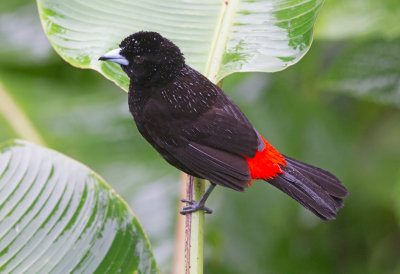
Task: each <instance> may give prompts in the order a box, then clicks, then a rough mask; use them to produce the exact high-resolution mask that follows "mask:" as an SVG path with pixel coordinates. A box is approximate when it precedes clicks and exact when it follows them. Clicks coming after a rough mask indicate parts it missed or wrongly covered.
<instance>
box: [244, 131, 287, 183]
mask: <svg viewBox="0 0 400 274" xmlns="http://www.w3.org/2000/svg"><path fill="white" fill-rule="evenodd" d="M261 139H262V140H263V141H264V143H265V148H264V150H263V151H257V153H256V155H255V156H254V157H253V158H247V157H245V158H246V160H247V163H248V165H249V169H250V176H251V179H265V180H268V179H271V178H274V177H276V176H277V175H278V173H283V171H282V169H281V166H285V165H286V160H285V158H283V156H282V155H281V154H280V153H279V152H278V151H277V150H276V149H275V148H274V147H273V146H271V145H270V144H269V143H268V142H267V141H265V139H264V138H263V137H262V136H261ZM249 185H251V182H249Z"/></svg>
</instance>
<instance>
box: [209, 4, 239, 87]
mask: <svg viewBox="0 0 400 274" xmlns="http://www.w3.org/2000/svg"><path fill="white" fill-rule="evenodd" d="M238 3H239V0H225V1H224V2H223V4H222V5H223V7H222V10H221V13H220V16H219V19H218V24H217V27H216V29H215V32H214V37H213V39H212V41H211V47H210V53H209V55H208V59H207V63H206V66H205V70H204V75H205V76H206V77H207V78H208V79H209V80H211V81H212V82H213V83H216V81H217V76H218V71H219V69H220V67H221V63H222V57H223V55H224V51H225V47H226V43H227V40H228V36H229V30H230V28H231V26H232V21H233V17H234V15H235V12H236V9H237V6H238Z"/></svg>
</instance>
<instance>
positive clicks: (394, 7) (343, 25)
mask: <svg viewBox="0 0 400 274" xmlns="http://www.w3.org/2000/svg"><path fill="white" fill-rule="evenodd" d="M399 17H400V5H399V1H397V0H381V1H375V0H353V1H347V0H326V3H325V4H324V8H323V9H322V10H321V14H320V16H319V18H318V23H317V24H316V28H315V36H316V37H317V38H318V39H330V40H344V39H354V38H356V37H375V38H395V37H398V36H399V34H400V25H399V23H398V21H399Z"/></svg>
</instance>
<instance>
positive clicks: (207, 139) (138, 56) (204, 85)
mask: <svg viewBox="0 0 400 274" xmlns="http://www.w3.org/2000/svg"><path fill="white" fill-rule="evenodd" d="M99 60H102V61H110V62H114V63H118V64H120V65H121V68H122V70H123V71H124V72H125V73H126V74H127V75H128V77H129V78H130V85H129V95H128V102H129V110H130V112H131V113H132V115H133V118H134V120H135V122H136V125H137V128H138V130H139V132H140V133H141V134H142V135H143V137H144V138H145V139H146V140H147V141H148V142H149V143H150V144H151V145H152V146H153V147H154V148H155V149H156V150H157V151H158V152H159V153H160V154H161V156H162V157H163V158H164V159H165V160H166V161H167V162H168V163H170V164H171V165H173V166H175V167H176V168H178V169H180V170H182V171H183V172H186V173H187V174H190V175H192V176H195V177H200V178H204V179H207V180H209V181H210V182H211V185H210V187H209V188H208V189H207V191H206V192H205V194H204V196H203V197H202V198H201V199H200V201H193V200H182V201H183V202H186V203H187V204H188V205H187V206H185V207H184V208H183V210H182V211H181V213H182V214H187V213H191V212H194V211H197V210H204V211H205V212H206V213H211V212H212V210H211V209H209V208H207V207H206V206H205V201H206V199H207V198H208V196H209V195H210V193H211V191H212V190H213V189H214V187H215V186H216V185H219V186H224V187H228V188H231V189H234V190H237V191H244V190H245V189H246V188H247V187H248V185H249V184H250V182H251V180H254V179H259V180H264V181H267V182H268V183H270V184H272V185H273V186H275V187H277V188H279V189H280V190H282V191H283V192H285V193H286V194H288V195H289V196H291V197H292V198H293V199H295V200H296V201H298V202H299V203H300V204H301V205H303V206H304V207H305V208H307V209H309V210H310V211H311V212H312V213H314V214H315V215H316V216H318V217H319V218H321V219H322V220H328V219H334V218H335V217H336V215H337V212H338V210H339V208H341V207H342V206H343V198H344V197H346V196H347V195H348V192H347V190H346V188H344V187H343V185H342V184H341V182H340V181H339V180H338V179H337V178H336V177H335V176H334V175H332V174H331V173H329V172H328V171H325V170H323V169H320V168H317V167H314V166H311V165H308V164H305V163H302V162H300V161H297V160H295V159H293V158H290V157H287V156H284V155H282V154H280V153H279V152H278V151H277V150H276V149H275V148H274V147H272V146H271V145H270V144H269V143H268V142H267V141H266V140H265V139H264V138H263V137H262V136H261V135H260V134H259V133H258V132H257V130H256V129H254V127H253V126H252V125H251V123H250V122H249V120H248V119H247V118H246V116H245V115H244V114H243V112H242V111H241V110H240V109H239V107H238V106H237V105H236V104H235V103H234V102H233V101H232V100H231V99H230V98H229V97H228V96H227V95H226V94H225V93H224V92H223V91H222V90H221V89H220V88H219V87H218V86H216V85H214V84H213V83H212V82H210V81H209V80H208V79H207V78H206V77H204V76H203V75H201V74H200V73H199V72H197V71H196V70H194V69H192V68H191V67H190V66H188V65H187V64H185V59H184V57H183V54H182V53H181V51H180V50H179V48H178V47H177V46H176V45H175V44H173V43H172V42H171V41H170V40H168V39H166V38H164V37H162V36H161V35H160V34H158V33H156V32H145V31H141V32H137V33H135V34H132V35H130V36H128V37H127V38H125V39H124V40H123V41H122V42H121V44H120V47H119V48H118V49H115V50H112V51H110V52H108V53H106V54H104V55H103V56H101V57H100V58H99Z"/></svg>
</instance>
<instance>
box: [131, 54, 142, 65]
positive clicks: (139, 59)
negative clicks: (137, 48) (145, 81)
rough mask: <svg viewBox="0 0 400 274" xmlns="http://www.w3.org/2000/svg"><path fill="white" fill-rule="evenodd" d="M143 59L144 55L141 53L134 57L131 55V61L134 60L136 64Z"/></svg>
mask: <svg viewBox="0 0 400 274" xmlns="http://www.w3.org/2000/svg"><path fill="white" fill-rule="evenodd" d="M143 60H144V57H143V56H141V55H136V56H135V57H133V62H135V63H136V64H140V63H142V62H143Z"/></svg>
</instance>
